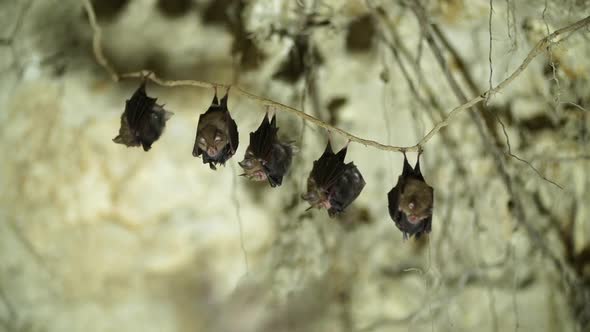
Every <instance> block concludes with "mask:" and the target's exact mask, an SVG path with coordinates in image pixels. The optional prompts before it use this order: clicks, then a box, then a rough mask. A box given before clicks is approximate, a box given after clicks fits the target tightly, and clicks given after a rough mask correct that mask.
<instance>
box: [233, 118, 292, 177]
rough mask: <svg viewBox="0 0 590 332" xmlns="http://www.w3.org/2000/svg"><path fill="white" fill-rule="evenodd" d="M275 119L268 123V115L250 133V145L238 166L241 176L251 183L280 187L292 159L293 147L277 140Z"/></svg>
mask: <svg viewBox="0 0 590 332" xmlns="http://www.w3.org/2000/svg"><path fill="white" fill-rule="evenodd" d="M278 131H279V128H277V124H276V118H275V117H274V116H273V117H272V120H270V121H269V118H268V114H266V115H265V117H264V119H263V120H262V123H261V124H260V126H259V127H258V129H257V130H256V131H255V132H252V133H250V145H248V149H246V154H245V155H244V160H243V161H241V162H239V165H240V166H241V167H242V168H243V169H244V174H242V175H243V176H245V177H247V178H248V179H250V180H253V181H266V180H268V182H269V184H270V185H271V187H276V186H280V185H281V184H282V182H283V176H284V175H285V173H287V171H288V170H289V167H290V166H291V161H292V159H293V147H292V145H291V144H289V143H282V142H280V141H279V140H278V138H277V132H278Z"/></svg>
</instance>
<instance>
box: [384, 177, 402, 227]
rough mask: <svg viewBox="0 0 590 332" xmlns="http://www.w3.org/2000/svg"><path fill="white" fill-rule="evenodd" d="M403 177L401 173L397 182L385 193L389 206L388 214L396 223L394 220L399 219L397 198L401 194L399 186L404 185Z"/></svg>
mask: <svg viewBox="0 0 590 332" xmlns="http://www.w3.org/2000/svg"><path fill="white" fill-rule="evenodd" d="M404 182H405V181H404V178H403V175H400V177H399V178H398V180H397V184H396V185H395V187H393V188H392V189H391V190H390V191H389V193H388V194H387V201H388V208H389V215H390V216H391V219H393V221H394V222H396V223H397V221H396V220H399V213H400V211H399V199H400V196H401V188H403V185H404Z"/></svg>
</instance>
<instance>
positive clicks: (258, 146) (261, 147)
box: [249, 114, 279, 161]
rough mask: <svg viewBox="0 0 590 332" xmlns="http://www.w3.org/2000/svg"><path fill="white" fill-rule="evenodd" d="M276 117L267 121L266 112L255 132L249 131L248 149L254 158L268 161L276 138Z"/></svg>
mask: <svg viewBox="0 0 590 332" xmlns="http://www.w3.org/2000/svg"><path fill="white" fill-rule="evenodd" d="M278 131H279V129H278V128H277V124H276V118H275V117H274V116H273V118H272V121H270V122H269V121H268V114H267V115H265V116H264V119H262V123H261V124H260V126H259V127H258V129H256V131H255V132H252V133H250V147H249V148H250V149H251V151H252V153H253V154H254V156H255V157H256V158H260V159H262V160H265V161H269V159H270V158H271V157H270V155H271V153H272V151H273V146H274V144H275V142H276V140H277V132H278Z"/></svg>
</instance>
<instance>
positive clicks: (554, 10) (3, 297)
mask: <svg viewBox="0 0 590 332" xmlns="http://www.w3.org/2000/svg"><path fill="white" fill-rule="evenodd" d="M416 3H417V2H415V1H401V0H400V1H380V0H367V1H361V0H298V1H296V0H94V1H92V6H93V8H94V12H95V13H96V16H97V20H98V24H99V25H100V27H101V29H102V39H101V45H100V46H101V48H102V50H103V52H104V54H105V56H106V58H107V59H108V61H109V62H110V63H111V64H112V66H113V68H115V70H116V71H117V72H118V73H120V74H122V73H126V72H133V71H138V70H142V69H149V70H153V71H154V72H156V73H157V74H158V75H159V76H160V77H162V78H165V79H171V80H172V79H196V80H203V81H209V82H218V83H227V84H236V85H238V86H240V87H241V88H243V89H245V90H247V91H249V92H252V93H254V94H256V95H259V96H262V97H265V98H269V99H272V100H274V101H277V102H281V103H283V104H286V105H290V106H292V107H295V108H297V109H300V110H303V111H305V112H306V113H309V114H311V115H313V116H315V117H317V118H319V119H321V120H322V121H324V122H327V123H330V124H332V125H334V126H337V127H339V128H342V129H344V130H346V131H349V132H351V133H353V134H355V135H358V136H361V137H364V138H368V139H372V140H376V141H379V142H381V143H383V144H391V145H396V146H410V145H414V144H415V143H416V142H418V141H419V140H420V139H421V138H422V137H423V136H424V135H425V134H426V133H428V131H429V130H430V129H431V128H432V127H433V126H434V125H435V124H436V123H437V122H439V121H441V119H442V118H443V117H444V115H445V114H447V113H448V112H450V110H452V109H453V108H454V107H457V106H458V105H461V104H462V103H463V101H464V99H465V98H468V99H470V98H472V97H475V96H477V95H480V94H481V93H483V92H484V91H486V90H487V89H489V87H490V84H491V85H493V86H495V85H496V84H498V83H500V82H501V81H502V80H504V79H505V78H506V77H508V76H509V75H510V74H511V73H512V72H513V71H514V70H515V69H516V68H517V67H518V66H519V65H520V64H521V62H522V61H523V60H524V59H525V57H526V55H527V54H528V52H529V51H530V50H531V49H532V48H533V47H534V46H535V44H536V43H537V41H538V40H540V39H541V38H543V37H544V36H545V35H547V34H548V33H551V32H553V31H555V30H556V29H559V28H562V27H565V26H568V25H570V24H572V23H574V22H576V21H578V20H580V19H582V18H584V17H585V16H587V15H589V14H590V12H589V10H588V8H590V2H589V1H585V0H531V1H517V0H503V1H499V0H496V1H483V0H482V1H467V0H429V1H426V0H423V1H422V2H421V3H420V5H416ZM490 6H491V7H492V8H490ZM490 13H491V15H490ZM88 18H89V17H88V14H87V12H86V11H85V8H84V1H76V0H61V1H58V0H18V1H17V0H0V22H2V24H1V27H0V84H1V87H0V106H1V110H0V151H2V155H3V157H2V158H1V160H2V161H1V163H0V188H1V190H0V330H1V331H10V332H12V331H39V332H44V331H228V332H229V331H517V330H520V331H588V329H589V328H590V223H589V222H588V219H589V217H590V204H589V202H590V186H589V183H590V132H589V126H590V114H589V113H588V110H590V78H589V77H590V76H589V75H588V73H589V72H590V60H589V59H590V43H589V40H590V30H589V28H588V27H587V26H586V27H584V28H582V29H580V30H579V31H577V32H576V33H574V34H572V35H571V36H570V38H569V39H567V40H566V41H564V42H562V43H560V44H559V45H556V46H554V47H552V48H550V51H548V52H545V53H542V54H540V55H539V56H538V57H537V58H536V59H535V60H534V61H533V62H532V63H531V64H530V66H529V67H528V68H526V70H525V71H523V72H522V73H521V74H520V75H519V76H518V77H517V78H516V79H515V80H514V81H513V82H512V83H511V84H510V85H509V86H507V87H506V88H505V89H503V90H502V91H501V92H500V93H497V94H495V95H493V96H492V97H491V98H490V99H489V100H487V102H485V103H481V104H479V105H478V106H477V107H474V109H473V110H472V111H470V112H463V113H461V114H459V115H458V116H456V117H454V118H453V119H452V121H450V124H449V126H448V127H446V128H444V129H443V130H441V131H440V132H439V133H437V134H436V135H435V136H434V137H433V138H432V139H431V140H430V141H429V142H428V143H427V144H426V145H425V146H424V149H425V151H424V154H423V155H422V157H421V162H422V165H421V166H422V171H423V174H424V177H425V178H426V181H427V182H428V183H429V184H430V185H431V186H433V187H434V190H435V210H434V218H433V225H432V233H431V234H430V236H426V237H423V238H421V239H420V240H415V239H410V240H407V241H403V239H402V234H401V233H400V232H399V230H398V229H397V228H396V227H395V225H394V223H393V222H392V220H391V218H390V217H389V215H388V211H387V199H386V194H387V192H388V191H389V190H390V189H391V188H392V187H393V186H394V185H395V183H396V181H397V178H398V176H399V174H400V173H401V168H402V161H403V156H402V154H400V153H394V152H385V151H381V150H377V149H375V148H371V147H365V146H362V145H359V144H355V143H351V145H350V146H349V149H348V155H347V159H346V160H347V161H354V163H355V165H357V166H358V168H359V170H360V171H361V173H362V174H363V176H364V178H365V180H366V182H367V185H366V186H365V188H364V190H363V192H362V193H361V195H360V196H359V198H358V199H357V200H356V201H355V202H354V203H353V204H352V205H351V206H350V207H349V208H348V209H347V211H346V213H344V214H342V215H341V216H338V217H336V218H332V219H331V218H328V216H327V213H326V211H324V210H321V211H320V210H310V211H306V208H307V207H308V204H307V203H306V202H304V201H302V200H301V198H300V196H301V194H302V193H303V192H304V190H305V185H306V179H307V176H308V174H309V172H310V170H311V166H312V163H313V160H316V159H317V158H318V157H319V156H320V154H321V153H322V151H323V150H324V148H325V144H326V142H327V133H326V131H325V130H323V129H321V128H318V127H316V126H314V125H313V124H310V123H304V122H302V120H301V119H300V118H297V117H295V116H293V115H290V114H287V113H283V112H278V113H277V116H278V124H279V127H280V131H279V136H280V137H281V138H282V139H284V140H294V141H296V145H297V146H298V148H299V152H298V153H297V154H296V155H295V157H294V161H293V165H292V168H291V171H290V172H289V173H288V175H287V176H286V177H285V180H284V182H283V185H282V186H281V187H278V188H270V187H269V186H268V184H267V183H254V182H249V181H247V180H246V179H245V178H243V177H238V174H240V173H241V169H240V168H239V166H238V165H237V161H239V160H242V158H243V155H244V152H245V149H246V147H247V145H248V134H249V133H250V132H251V131H254V130H255V129H256V128H257V127H258V125H259V123H260V121H261V120H262V117H263V116H264V111H265V109H264V107H263V106H262V105H261V104H259V103H257V102H255V101H253V100H251V99H246V98H243V97H241V96H240V95H238V94H235V93H231V92H230V98H229V109H230V111H231V114H232V116H233V118H234V119H235V120H236V122H237V123H238V129H239V132H240V147H239V149H238V152H237V154H236V155H235V156H234V157H233V158H232V159H231V160H230V161H229V162H228V163H227V164H226V166H225V167H220V168H219V169H218V170H217V171H212V170H210V169H209V167H208V166H207V165H204V164H202V161H201V160H200V159H197V158H194V157H192V155H191V151H192V146H193V143H194V136H195V130H196V125H197V121H198V116H199V114H201V113H202V112H204V111H205V110H206V109H207V107H208V105H209V104H210V102H211V99H212V96H213V90H212V89H204V88H197V87H174V88H170V87H161V86H158V85H156V84H155V83H148V86H147V90H148V94H149V95H150V96H154V97H157V98H158V102H159V103H164V104H165V105H166V109H168V110H170V111H172V112H174V113H175V115H174V116H173V117H172V119H171V120H170V121H168V123H167V126H166V130H165V132H164V134H163V136H162V137H161V138H160V139H159V140H158V141H157V142H156V143H155V144H154V145H153V148H152V150H150V151H149V152H147V153H146V152H144V151H143V150H142V149H141V148H126V147H125V146H123V145H119V144H115V143H113V142H112V138H114V137H115V136H116V135H117V133H118V130H119V125H120V116H121V113H122V111H123V109H124V105H125V100H126V99H128V98H130V96H131V95H132V93H133V92H134V91H135V89H136V88H137V87H138V85H139V81H138V80H137V79H124V80H121V81H119V82H114V81H113V80H111V78H110V76H109V74H108V72H107V71H106V70H105V68H103V67H101V66H100V65H99V64H98V63H97V61H96V58H95V54H94V53H93V49H92V38H93V34H94V32H93V29H92V27H91V25H90V24H89V20H88ZM490 40H491V52H490ZM437 56H438V57H437ZM490 68H491V69H492V70H491V71H490ZM445 73H446V74H445ZM462 95H463V96H462ZM333 142H334V145H335V148H336V149H340V147H342V146H344V145H345V144H346V140H345V139H344V138H343V137H340V136H337V135H334V139H333ZM508 142H509V144H508ZM408 157H409V159H410V163H412V164H413V163H414V162H415V160H416V153H409V154H408ZM519 158H520V159H519ZM521 159H522V160H521ZM523 160H524V161H523ZM552 182H555V184H554V183H552ZM556 184H557V185H556ZM558 186H560V187H561V188H559V187H558Z"/></svg>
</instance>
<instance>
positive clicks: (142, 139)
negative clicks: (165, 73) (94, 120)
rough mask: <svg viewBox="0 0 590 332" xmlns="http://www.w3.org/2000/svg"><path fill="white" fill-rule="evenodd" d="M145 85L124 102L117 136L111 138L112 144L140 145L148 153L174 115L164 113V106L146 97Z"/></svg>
mask: <svg viewBox="0 0 590 332" xmlns="http://www.w3.org/2000/svg"><path fill="white" fill-rule="evenodd" d="M145 85H146V82H145V81H143V82H142V83H141V85H140V86H139V88H137V90H136V91H135V93H133V96H131V99H128V100H127V101H126V102H125V110H124V111H123V114H122V115H121V128H119V135H117V137H115V138H113V142H115V143H118V144H123V145H126V146H128V147H129V146H140V145H141V146H142V147H143V150H144V151H148V150H149V149H151V148H152V144H154V142H155V141H157V140H158V138H160V136H161V135H162V132H163V131H164V128H165V127H166V121H168V120H169V119H170V118H171V117H172V115H174V113H172V112H168V111H166V110H165V109H164V105H158V104H156V100H157V98H151V97H148V95H147V94H146V91H145Z"/></svg>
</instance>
